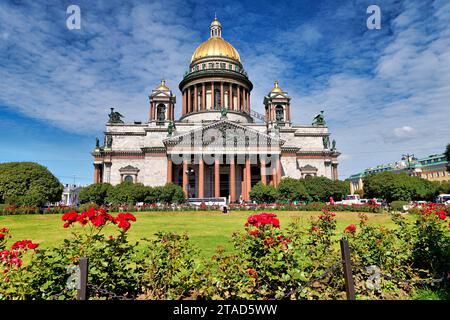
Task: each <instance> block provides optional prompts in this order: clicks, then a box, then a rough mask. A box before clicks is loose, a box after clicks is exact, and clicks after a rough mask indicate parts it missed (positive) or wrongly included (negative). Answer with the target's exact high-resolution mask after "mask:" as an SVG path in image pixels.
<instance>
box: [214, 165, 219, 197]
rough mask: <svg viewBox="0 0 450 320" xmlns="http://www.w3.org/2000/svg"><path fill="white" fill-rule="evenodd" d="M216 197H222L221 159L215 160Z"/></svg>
mask: <svg viewBox="0 0 450 320" xmlns="http://www.w3.org/2000/svg"><path fill="white" fill-rule="evenodd" d="M214 197H216V198H218V197H220V164H219V159H216V160H214Z"/></svg>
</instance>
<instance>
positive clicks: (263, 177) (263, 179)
mask: <svg viewBox="0 0 450 320" xmlns="http://www.w3.org/2000/svg"><path fill="white" fill-rule="evenodd" d="M260 166H261V183H262V184H263V185H266V184H267V178H266V160H264V159H261V160H260Z"/></svg>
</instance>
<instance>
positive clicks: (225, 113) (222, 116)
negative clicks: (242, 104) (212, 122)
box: [220, 107, 228, 119]
mask: <svg viewBox="0 0 450 320" xmlns="http://www.w3.org/2000/svg"><path fill="white" fill-rule="evenodd" d="M227 113H228V110H227V108H225V107H222V109H220V116H221V118H222V119H226V118H227Z"/></svg>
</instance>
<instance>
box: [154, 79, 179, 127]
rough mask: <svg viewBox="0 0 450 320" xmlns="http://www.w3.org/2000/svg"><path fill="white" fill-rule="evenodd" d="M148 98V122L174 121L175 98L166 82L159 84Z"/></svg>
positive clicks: (162, 81)
mask: <svg viewBox="0 0 450 320" xmlns="http://www.w3.org/2000/svg"><path fill="white" fill-rule="evenodd" d="M149 98H150V115H149V121H150V122H158V123H164V122H170V121H174V112H175V103H176V97H175V96H174V95H173V93H172V91H171V90H170V89H169V88H168V87H167V86H166V81H165V80H161V83H160V84H159V85H158V86H157V87H156V88H155V89H154V90H153V91H152V93H151V94H150V95H149Z"/></svg>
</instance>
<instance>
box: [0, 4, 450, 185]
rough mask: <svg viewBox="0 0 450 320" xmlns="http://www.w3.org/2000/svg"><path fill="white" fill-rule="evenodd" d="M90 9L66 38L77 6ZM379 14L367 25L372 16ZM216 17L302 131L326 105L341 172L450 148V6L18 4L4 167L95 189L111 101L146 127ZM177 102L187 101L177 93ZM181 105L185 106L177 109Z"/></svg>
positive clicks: (7, 14)
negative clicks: (95, 159) (36, 169)
mask: <svg viewBox="0 0 450 320" xmlns="http://www.w3.org/2000/svg"><path fill="white" fill-rule="evenodd" d="M71 4H76V5H79V6H80V8H81V30H68V29H67V27H66V18H67V14H66V8H67V7H68V6H69V5H71ZM371 4H377V5H379V6H380V8H381V16H382V21H381V29H380V30H368V29H367V27H366V19H367V17H368V16H369V15H368V14H367V13H366V9H367V7H368V6H369V5H371ZM215 12H216V13H217V16H218V18H219V20H220V21H221V23H222V27H223V36H224V38H225V39H226V40H227V41H229V42H230V43H232V44H233V45H234V46H235V47H236V48H237V50H238V51H239V53H240V56H241V59H242V62H243V64H244V67H245V69H246V70H247V72H248V74H249V77H250V80H251V81H252V82H253V84H254V89H253V91H252V99H251V101H252V108H253V109H254V110H256V111H259V112H260V113H261V112H262V110H263V104H262V101H263V97H264V95H265V94H266V93H267V92H268V91H269V90H270V89H271V88H272V87H273V81H274V80H278V81H279V83H280V86H281V87H282V88H283V89H284V90H285V91H288V93H289V95H290V96H291V97H292V105H291V110H292V115H293V119H294V122H295V123H300V124H310V123H311V121H312V118H313V117H314V116H315V115H316V114H317V113H318V112H319V111H320V110H325V115H326V119H327V122H328V124H329V127H330V131H331V133H332V139H336V141H337V147H338V149H339V151H341V152H342V155H341V157H340V168H339V170H340V172H339V174H340V178H341V179H343V178H346V177H348V176H349V175H350V174H352V173H355V172H358V171H360V170H362V169H364V168H366V167H369V166H375V165H377V164H380V163H386V162H392V161H396V160H399V158H400V157H401V155H402V153H406V152H410V153H414V154H415V155H416V156H426V155H428V154H431V153H437V152H442V151H443V150H444V148H445V145H446V144H447V143H449V142H450V138H449V137H450V125H449V122H448V117H449V114H450V2H449V1H447V0H436V1H426V0H425V1H419V0H418V1H412V0H407V1H376V2H375V1H359V0H354V1H298V0H297V1H276V2H274V1H233V0H229V1H186V0H181V1H177V0H174V1H172V0H170V1H76V0H71V1H37V0H34V1H12V0H6V1H2V2H1V3H0V133H1V134H0V162H4V161H36V162H39V163H41V164H43V165H45V166H47V167H48V168H49V169H50V170H51V171H52V172H53V173H54V174H55V175H56V176H58V177H59V178H60V180H61V181H62V182H65V183H72V182H73V181H74V176H75V181H76V183H83V184H85V183H90V182H91V181H92V175H93V166H92V158H91V156H90V151H91V150H92V148H93V147H94V145H95V137H96V136H99V137H100V140H102V135H103V133H102V132H103V130H104V125H105V123H106V121H107V118H108V117H107V114H108V113H109V108H110V107H115V108H117V110H118V111H120V112H121V113H122V114H123V115H124V116H125V119H124V120H125V121H128V122H132V121H146V120H147V115H148V94H149V93H150V92H151V90H152V89H153V88H154V87H155V86H156V85H157V84H158V83H159V81H160V80H161V79H162V78H164V79H166V80H167V84H168V85H169V87H170V88H171V89H172V90H173V91H174V92H175V94H176V95H177V96H178V97H179V96H180V92H179V90H178V83H179V82H180V80H181V79H182V76H183V74H184V72H185V71H186V70H187V68H188V65H189V62H190V57H191V55H192V53H193V51H194V50H195V48H196V46H197V45H199V44H200V43H201V42H202V41H204V40H206V39H207V38H208V36H209V29H208V28H209V24H210V22H211V20H212V19H213V17H214V13H215ZM178 100H179V101H180V99H178ZM180 109H181V105H180V104H178V105H177V106H176V115H179V114H180Z"/></svg>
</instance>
